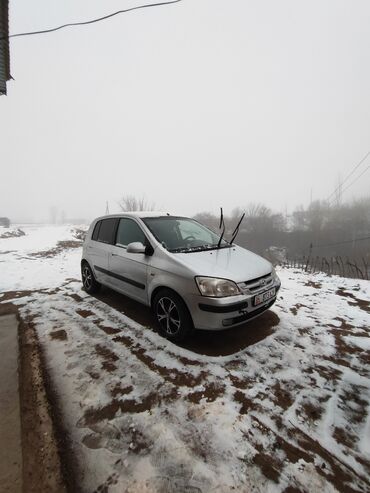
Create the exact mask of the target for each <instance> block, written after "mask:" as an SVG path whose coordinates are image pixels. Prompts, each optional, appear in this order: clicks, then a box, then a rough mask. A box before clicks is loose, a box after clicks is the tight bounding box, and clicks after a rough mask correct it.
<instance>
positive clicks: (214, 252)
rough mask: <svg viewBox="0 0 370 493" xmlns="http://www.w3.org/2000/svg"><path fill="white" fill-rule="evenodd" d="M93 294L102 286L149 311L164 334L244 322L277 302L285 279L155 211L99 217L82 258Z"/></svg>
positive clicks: (188, 222) (198, 227) (187, 222)
mask: <svg viewBox="0 0 370 493" xmlns="http://www.w3.org/2000/svg"><path fill="white" fill-rule="evenodd" d="M81 272H82V282H83V285H84V288H85V290H86V291H87V292H88V293H94V292H96V291H97V290H98V289H99V288H100V286H101V285H102V284H103V285H105V286H108V287H109V288H112V289H114V290H116V291H118V292H120V293H122V294H124V295H126V296H129V297H131V298H133V299H135V300H137V301H139V302H141V303H143V304H145V305H148V306H151V307H152V309H153V311H154V314H155V316H156V319H157V320H158V323H159V326H160V329H161V332H162V333H163V334H164V335H165V336H166V337H168V338H169V339H172V340H175V341H179V340H182V339H184V338H185V337H186V336H187V335H188V334H189V333H190V332H191V330H192V329H193V328H194V327H195V328H197V329H205V330H222V329H226V328H230V327H234V326H236V325H239V324H242V323H244V322H246V321H247V320H250V319H252V318H254V317H256V316H258V315H260V314H261V313H263V312H264V311H265V310H267V309H268V308H269V307H270V306H271V305H272V304H273V303H274V302H275V300H276V295H277V292H278V290H279V289H280V280H279V278H278V276H277V274H276V272H275V270H274V268H273V267H272V265H271V264H270V262H268V261H267V260H265V259H263V258H262V257H260V256H258V255H256V254H254V253H252V252H250V251H248V250H246V249H244V248H241V247H240V246H237V245H235V244H234V243H228V242H227V241H226V240H224V239H223V238H222V237H220V236H218V235H217V234H215V233H214V232H213V231H211V230H209V229H208V228H206V227H205V226H203V225H202V224H200V223H199V222H197V221H195V220H194V219H190V218H187V217H179V216H171V215H169V214H165V213H155V212H129V213H123V214H114V215H109V216H103V217H99V218H97V219H95V220H94V221H93V222H92V224H91V226H90V228H89V231H88V233H87V235H86V239H85V242H84V245H83V254H82V260H81Z"/></svg>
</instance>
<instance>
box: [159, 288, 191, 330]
mask: <svg viewBox="0 0 370 493" xmlns="http://www.w3.org/2000/svg"><path fill="white" fill-rule="evenodd" d="M160 291H171V292H172V293H173V294H175V295H176V296H178V297H179V298H180V300H181V301H182V302H183V303H184V305H185V307H186V310H187V312H188V314H189V316H190V319H191V321H192V323H193V324H194V322H193V317H192V315H191V311H190V310H189V307H188V304H187V303H186V301H185V300H184V298H183V297H182V296H181V294H179V293H178V292H177V291H176V290H175V289H173V288H169V287H168V286H157V287H156V288H155V289H153V292H152V294H151V296H150V306H151V308H152V309H154V307H153V301H154V298H155V297H156V296H157V294H158V293H159V292H160Z"/></svg>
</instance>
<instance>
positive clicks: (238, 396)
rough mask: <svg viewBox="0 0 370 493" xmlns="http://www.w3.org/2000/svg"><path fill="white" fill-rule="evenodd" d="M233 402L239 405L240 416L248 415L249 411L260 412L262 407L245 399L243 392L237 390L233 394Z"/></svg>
mask: <svg viewBox="0 0 370 493" xmlns="http://www.w3.org/2000/svg"><path fill="white" fill-rule="evenodd" d="M234 400H235V401H236V402H238V403H239V404H241V407H240V409H239V413H240V414H248V413H249V412H250V411H262V407H261V406H260V404H258V402H256V401H255V400H254V399H250V398H249V397H247V396H246V395H245V394H244V392H242V391H240V390H237V391H236V392H235V394H234Z"/></svg>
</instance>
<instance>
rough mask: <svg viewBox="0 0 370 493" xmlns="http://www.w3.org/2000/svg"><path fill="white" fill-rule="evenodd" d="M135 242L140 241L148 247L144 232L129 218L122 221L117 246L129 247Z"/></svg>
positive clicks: (119, 226)
mask: <svg viewBox="0 0 370 493" xmlns="http://www.w3.org/2000/svg"><path fill="white" fill-rule="evenodd" d="M134 241H139V242H140V243H142V244H143V245H147V239H146V236H145V234H144V232H143V230H142V229H141V228H140V226H139V225H138V224H137V223H136V222H135V221H134V220H132V219H127V218H123V219H120V221H119V225H118V230H117V239H116V245H117V246H123V247H127V245H128V244H130V243H133V242H134Z"/></svg>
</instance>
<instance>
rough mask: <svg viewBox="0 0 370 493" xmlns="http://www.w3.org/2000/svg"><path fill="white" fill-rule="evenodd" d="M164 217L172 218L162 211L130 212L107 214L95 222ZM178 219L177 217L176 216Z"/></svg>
mask: <svg viewBox="0 0 370 493" xmlns="http://www.w3.org/2000/svg"><path fill="white" fill-rule="evenodd" d="M162 216H172V214H169V213H168V212H162V211H129V212H118V213H117V214H106V215H104V216H100V217H97V218H96V219H95V220H99V219H106V218H109V217H112V218H113V217H139V218H145V217H162ZM176 217H177V216H176Z"/></svg>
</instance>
